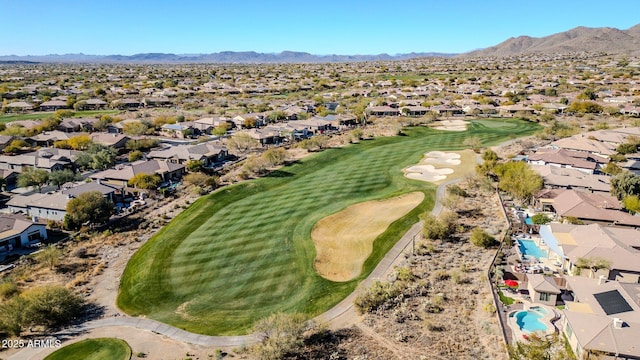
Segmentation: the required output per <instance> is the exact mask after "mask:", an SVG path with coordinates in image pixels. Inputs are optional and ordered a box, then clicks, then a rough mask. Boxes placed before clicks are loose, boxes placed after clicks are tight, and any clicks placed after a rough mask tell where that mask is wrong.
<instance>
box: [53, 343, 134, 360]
mask: <svg viewBox="0 0 640 360" xmlns="http://www.w3.org/2000/svg"><path fill="white" fill-rule="evenodd" d="M130 358H131V348H130V347H129V344H127V342H126V341H124V340H120V339H114V338H97V339H86V340H82V341H79V342H77V343H73V344H71V345H67V346H65V347H63V348H61V349H60V350H56V351H55V352H54V353H52V354H51V355H49V356H47V357H46V358H45V360H129V359H130Z"/></svg>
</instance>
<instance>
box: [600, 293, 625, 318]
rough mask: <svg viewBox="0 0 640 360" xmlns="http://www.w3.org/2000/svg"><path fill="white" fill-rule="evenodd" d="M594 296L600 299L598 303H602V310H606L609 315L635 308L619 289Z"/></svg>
mask: <svg viewBox="0 0 640 360" xmlns="http://www.w3.org/2000/svg"><path fill="white" fill-rule="evenodd" d="M593 296H594V297H595V298H596V300H598V304H600V307H602V310H604V312H605V313H606V314H607V315H612V314H619V313H623V312H627V311H633V308H632V307H631V306H630V305H629V303H628V302H627V300H625V299H624V298H623V297H622V295H620V292H618V290H611V291H607V292H603V293H599V294H595V295H593Z"/></svg>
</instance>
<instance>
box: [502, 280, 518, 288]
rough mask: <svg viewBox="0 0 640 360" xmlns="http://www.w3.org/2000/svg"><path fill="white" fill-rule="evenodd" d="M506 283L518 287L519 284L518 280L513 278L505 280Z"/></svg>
mask: <svg viewBox="0 0 640 360" xmlns="http://www.w3.org/2000/svg"><path fill="white" fill-rule="evenodd" d="M504 284H505V285H507V286H508V287H518V285H519V284H518V282H517V281H515V280H511V279H508V280H505V281H504Z"/></svg>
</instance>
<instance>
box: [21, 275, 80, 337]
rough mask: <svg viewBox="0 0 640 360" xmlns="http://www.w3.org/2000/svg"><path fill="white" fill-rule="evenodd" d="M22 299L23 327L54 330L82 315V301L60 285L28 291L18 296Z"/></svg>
mask: <svg viewBox="0 0 640 360" xmlns="http://www.w3.org/2000/svg"><path fill="white" fill-rule="evenodd" d="M20 297H21V298H23V299H24V302H25V306H24V315H23V316H24V322H25V325H33V326H44V327H45V328H46V329H54V328H57V327H59V326H62V325H66V324H68V323H69V322H71V321H72V320H73V319H75V318H77V317H78V316H79V315H80V314H81V313H82V307H83V305H84V300H82V298H80V297H79V296H77V295H76V294H74V293H73V292H71V291H70V290H69V289H67V288H65V287H64V286H60V285H49V286H42V287H36V288H33V289H29V290H27V291H25V292H24V293H22V294H20Z"/></svg>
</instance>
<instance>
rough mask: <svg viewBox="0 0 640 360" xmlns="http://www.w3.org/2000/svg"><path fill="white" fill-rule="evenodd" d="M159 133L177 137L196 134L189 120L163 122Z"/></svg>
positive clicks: (187, 136) (188, 136) (183, 137)
mask: <svg viewBox="0 0 640 360" xmlns="http://www.w3.org/2000/svg"><path fill="white" fill-rule="evenodd" d="M160 134H161V135H162V136H166V137H170V138H177V139H186V138H190V137H193V136H194V135H196V134H195V131H194V129H193V127H192V126H191V122H188V123H187V122H181V123H176V124H164V125H162V127H161V128H160Z"/></svg>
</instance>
